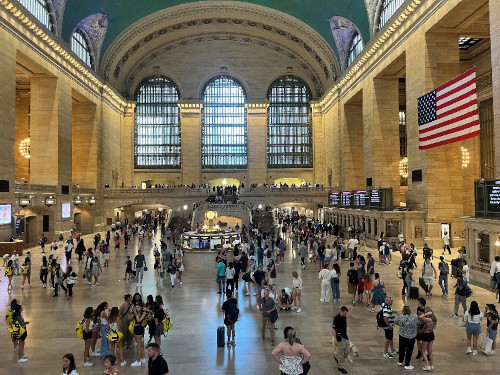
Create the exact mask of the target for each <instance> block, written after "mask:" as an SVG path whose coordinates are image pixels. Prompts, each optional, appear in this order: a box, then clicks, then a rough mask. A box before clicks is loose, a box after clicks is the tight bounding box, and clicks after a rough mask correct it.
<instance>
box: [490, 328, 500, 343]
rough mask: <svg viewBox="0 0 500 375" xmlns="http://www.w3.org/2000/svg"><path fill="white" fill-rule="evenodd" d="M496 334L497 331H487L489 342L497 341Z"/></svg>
mask: <svg viewBox="0 0 500 375" xmlns="http://www.w3.org/2000/svg"><path fill="white" fill-rule="evenodd" d="M497 333H498V330H496V329H495V330H493V329H490V330H489V331H488V337H489V339H490V340H492V341H493V342H495V340H496V339H497Z"/></svg>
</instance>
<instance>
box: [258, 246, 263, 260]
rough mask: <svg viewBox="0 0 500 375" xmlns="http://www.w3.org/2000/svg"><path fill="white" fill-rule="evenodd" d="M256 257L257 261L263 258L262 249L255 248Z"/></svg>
mask: <svg viewBox="0 0 500 375" xmlns="http://www.w3.org/2000/svg"><path fill="white" fill-rule="evenodd" d="M257 256H258V257H259V259H262V258H264V250H263V249H262V247H258V248H257Z"/></svg>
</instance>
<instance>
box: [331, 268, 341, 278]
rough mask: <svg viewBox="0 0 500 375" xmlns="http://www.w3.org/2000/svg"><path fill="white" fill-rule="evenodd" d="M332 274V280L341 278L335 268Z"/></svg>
mask: <svg viewBox="0 0 500 375" xmlns="http://www.w3.org/2000/svg"><path fill="white" fill-rule="evenodd" d="M330 273H331V278H332V279H338V278H339V274H338V273H337V271H335V268H332V269H331V270H330Z"/></svg>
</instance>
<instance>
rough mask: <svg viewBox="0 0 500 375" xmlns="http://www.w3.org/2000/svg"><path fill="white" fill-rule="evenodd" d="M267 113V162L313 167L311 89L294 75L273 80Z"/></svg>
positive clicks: (273, 164)
mask: <svg viewBox="0 0 500 375" xmlns="http://www.w3.org/2000/svg"><path fill="white" fill-rule="evenodd" d="M267 96H268V99H269V109H268V115H267V166H268V167H269V168H312V166H313V165H312V163H313V152H312V125H311V110H310V106H309V101H310V99H311V91H310V90H309V87H307V85H306V83H305V82H304V81H302V80H301V79H300V78H297V77H294V76H284V77H281V78H278V79H277V80H276V81H274V82H273V84H272V85H271V87H270V89H269V91H268V94H267Z"/></svg>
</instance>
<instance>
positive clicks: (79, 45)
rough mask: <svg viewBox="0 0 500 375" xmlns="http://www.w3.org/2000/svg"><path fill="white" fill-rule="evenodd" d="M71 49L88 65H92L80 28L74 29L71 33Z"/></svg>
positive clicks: (87, 46)
mask: <svg viewBox="0 0 500 375" xmlns="http://www.w3.org/2000/svg"><path fill="white" fill-rule="evenodd" d="M71 50H72V51H73V52H74V53H75V54H76V55H77V56H78V57H79V58H80V59H81V60H82V61H83V62H84V63H85V64H87V65H88V66H90V67H92V61H91V59H90V49H89V45H88V43H87V41H86V40H85V38H84V37H83V35H82V33H81V31H80V30H78V29H76V30H75V31H74V32H73V34H72V35H71Z"/></svg>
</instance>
